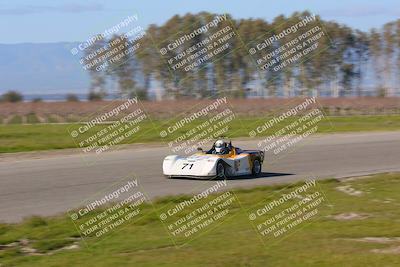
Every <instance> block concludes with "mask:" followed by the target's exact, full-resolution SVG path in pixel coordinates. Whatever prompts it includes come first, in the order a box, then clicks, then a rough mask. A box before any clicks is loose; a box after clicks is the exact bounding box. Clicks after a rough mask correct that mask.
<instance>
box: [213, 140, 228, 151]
mask: <svg viewBox="0 0 400 267" xmlns="http://www.w3.org/2000/svg"><path fill="white" fill-rule="evenodd" d="M225 147H226V143H225V142H224V140H217V141H216V142H215V152H217V153H222V152H223V149H224V148H225Z"/></svg>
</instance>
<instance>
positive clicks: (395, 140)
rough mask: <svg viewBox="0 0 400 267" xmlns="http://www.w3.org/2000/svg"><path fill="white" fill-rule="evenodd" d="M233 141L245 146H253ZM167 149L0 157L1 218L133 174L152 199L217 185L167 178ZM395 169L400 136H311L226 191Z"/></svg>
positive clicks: (44, 207)
mask: <svg viewBox="0 0 400 267" xmlns="http://www.w3.org/2000/svg"><path fill="white" fill-rule="evenodd" d="M233 141H234V145H236V146H239V147H241V148H245V149H251V148H256V141H254V140H245V141H236V142H235V140H233ZM168 154H171V152H170V150H169V149H168V148H166V147H165V146H154V145H152V146H146V147H144V146H134V147H130V148H125V149H121V150H118V151H114V152H107V153H103V154H102V155H101V157H98V159H97V160H96V161H95V163H94V164H93V165H91V166H88V165H87V164H86V163H85V162H84V161H83V160H82V156H81V154H80V153H77V152H75V153H72V152H71V153H63V152H61V153H49V154H46V153H44V156H42V157H41V158H39V159H35V158H30V156H24V157H19V156H14V155H6V156H4V155H3V156H1V158H0V221H3V222H17V221H19V220H21V219H22V218H23V217H26V216H30V215H43V216H47V215H54V214H57V213H61V212H65V211H67V210H69V209H71V208H76V207H78V206H79V205H80V204H81V203H82V201H84V200H85V199H87V198H89V197H90V196H92V195H94V194H95V193H97V192H99V191H102V190H104V189H105V188H107V187H108V186H109V185H110V184H112V183H113V182H115V181H118V180H120V179H121V178H123V177H127V176H128V175H132V174H135V175H136V177H137V179H138V180H139V183H140V184H141V186H142V187H143V189H144V190H145V191H146V193H147V194H148V195H149V196H150V197H151V198H154V197H160V196H164V195H172V194H180V193H188V192H194V191H196V190H197V189H198V188H202V187H204V186H207V185H212V184H213V183H215V181H201V180H191V179H172V180H171V179H165V178H164V177H163V175H162V169H161V164H162V160H163V158H164V157H165V156H166V155H168ZM387 171H400V132H376V133H351V134H350V133H349V134H326V135H318V136H312V137H309V138H308V139H307V140H306V141H304V142H303V143H302V145H299V146H298V147H296V148H295V149H294V151H292V152H291V153H287V154H284V155H283V157H281V158H273V157H271V156H270V155H269V154H267V155H266V161H265V162H264V165H263V175H262V176H261V177H259V178H251V177H241V178H236V179H232V180H229V181H228V187H252V186H257V185H267V184H275V183H290V182H292V181H296V180H300V179H305V178H308V177H309V176H314V177H316V178H318V179H323V178H329V177H347V176H354V175H364V174H369V173H378V172H387Z"/></svg>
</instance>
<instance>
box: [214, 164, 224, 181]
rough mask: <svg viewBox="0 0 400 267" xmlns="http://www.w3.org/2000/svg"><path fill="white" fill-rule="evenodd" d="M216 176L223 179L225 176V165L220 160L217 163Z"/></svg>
mask: <svg viewBox="0 0 400 267" xmlns="http://www.w3.org/2000/svg"><path fill="white" fill-rule="evenodd" d="M216 173H217V178H219V179H223V178H225V166H224V164H223V163H222V162H218V163H217V171H216Z"/></svg>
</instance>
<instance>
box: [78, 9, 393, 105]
mask: <svg viewBox="0 0 400 267" xmlns="http://www.w3.org/2000/svg"><path fill="white" fill-rule="evenodd" d="M310 16H311V14H310V13H309V12H302V13H294V14H292V15H291V16H290V17H285V16H283V15H281V16H278V17H276V18H275V19H274V20H273V21H272V22H270V23H269V22H267V21H265V20H262V19H241V20H235V19H233V18H231V17H230V16H229V15H227V20H224V21H222V22H220V24H219V25H218V29H222V28H224V27H226V26H230V27H232V28H233V29H234V31H235V32H236V35H235V37H234V38H231V39H229V40H228V41H227V42H226V43H227V44H228V45H229V50H228V51H229V52H227V53H225V54H222V56H220V57H215V58H213V59H212V60H209V61H205V62H204V63H203V64H201V65H199V66H197V67H196V68H193V69H192V70H190V71H184V70H183V69H177V70H173V69H171V64H168V59H171V58H174V57H176V56H178V55H179V54H180V53H182V52H183V51H186V50H187V49H190V47H193V46H195V45H196V44H198V43H201V42H202V41H204V40H206V39H207V38H209V37H210V35H211V34H212V33H213V32H211V31H208V32H203V33H201V34H198V35H197V36H195V37H194V38H192V39H191V40H189V41H186V42H185V43H184V44H182V45H180V46H179V48H178V49H175V50H171V51H169V50H168V51H166V54H163V55H161V54H160V48H162V47H166V46H167V44H168V43H171V41H173V40H174V38H175V37H176V36H182V34H185V33H186V34H187V33H190V32H193V31H195V30H196V29H198V28H200V27H201V26H204V25H206V24H207V23H208V22H210V21H212V20H213V18H215V14H211V13H207V12H202V13H199V14H186V15H184V16H178V15H176V16H174V17H172V18H171V19H170V20H168V21H167V22H166V23H165V24H164V25H161V26H157V25H150V26H149V27H148V28H147V29H146V32H145V34H142V35H141V36H140V37H141V38H138V40H137V41H135V42H130V41H129V37H127V36H124V35H119V36H118V35H115V36H113V37H112V38H110V39H107V40H106V39H101V38H97V39H98V40H97V41H96V42H95V43H94V44H93V45H92V46H90V47H89V48H88V49H86V50H85V54H84V55H83V62H84V65H85V66H86V67H87V70H88V71H89V73H90V76H91V88H90V91H91V92H92V93H97V94H102V95H104V94H106V93H107V92H109V90H107V89H106V88H109V85H110V82H111V83H112V84H113V85H115V86H116V88H117V90H118V92H119V93H121V94H122V95H126V94H128V95H129V94H136V95H138V96H139V97H142V98H146V97H147V96H148V95H149V92H150V89H152V88H155V87H157V88H162V89H163V90H162V97H164V98H173V99H177V98H181V97H200V98H201V97H209V96H217V95H220V94H228V95H230V96H233V97H248V96H250V95H252V96H259V97H267V96H285V97H290V96H298V95H302V96H304V95H321V96H324V95H326V96H334V97H338V96H352V95H354V96H363V95H379V96H395V95H398V94H399V88H398V86H397V84H398V82H399V80H398V79H399V75H398V74H399V72H400V53H399V51H400V20H397V21H395V22H391V23H387V24H386V25H384V26H383V27H382V29H379V30H378V29H372V30H371V31H370V32H362V31H359V30H354V29H351V28H349V27H347V26H345V25H340V24H338V23H336V22H332V21H323V20H321V18H319V17H318V16H317V20H315V21H313V22H312V23H309V24H308V25H307V26H306V27H303V28H301V29H299V30H298V32H296V33H294V34H290V35H288V36H286V37H284V38H282V39H279V40H277V41H275V42H273V43H272V44H271V45H270V47H269V48H268V49H266V50H265V51H264V53H270V52H273V51H274V50H275V49H277V48H279V47H280V46H282V45H284V44H285V43H287V42H288V41H290V40H293V39H294V38H295V37H296V36H300V35H301V34H304V33H305V32H307V31H309V30H310V29H312V28H314V27H315V26H321V27H323V31H324V32H325V33H327V35H326V36H324V37H325V38H321V39H320V40H319V45H318V49H316V50H315V51H313V52H312V54H310V56H309V57H307V59H306V60H299V61H298V62H296V64H290V65H289V66H286V67H284V68H282V69H280V70H278V71H272V70H268V71H260V69H259V68H257V66H256V63H255V61H254V60H255V59H254V57H251V56H250V54H249V52H248V49H249V47H252V46H254V44H256V43H257V42H259V41H260V40H262V39H263V38H265V36H271V35H274V34H279V33H280V32H282V31H283V30H284V29H287V28H288V27H289V26H291V25H294V24H296V23H297V22H298V21H300V20H301V19H303V18H306V17H310ZM182 29H183V30H182ZM121 44H124V45H121ZM135 47H136V48H137V47H138V48H137V49H135ZM116 50H118V54H119V55H118V56H117V55H116V54H113V52H112V51H116ZM131 51H134V52H131ZM107 55H108V57H107ZM110 55H111V56H110ZM275 57H277V56H275ZM111 58H112V60H110V59H111ZM105 62H107V64H104V63H105Z"/></svg>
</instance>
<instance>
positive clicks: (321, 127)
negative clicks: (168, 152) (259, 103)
mask: <svg viewBox="0 0 400 267" xmlns="http://www.w3.org/2000/svg"><path fill="white" fill-rule="evenodd" d="M267 120H268V118H265V117H238V119H235V120H234V121H233V122H232V123H230V124H229V127H230V129H232V130H229V132H228V136H229V137H232V138H235V137H248V136H249V131H250V130H252V129H254V128H255V127H256V126H258V125H260V124H261V123H263V122H265V121H267ZM199 123H201V121H199ZM163 125H165V121H163V120H153V121H152V122H150V121H144V122H142V123H141V124H140V127H141V130H140V132H141V133H142V134H140V135H138V137H136V138H134V139H127V140H125V141H124V142H122V143H143V142H162V141H161V138H160V129H161V128H162V126H163ZM74 126H76V124H69V123H67V124H32V125H21V124H8V125H0V153H7V152H22V151H34V150H48V149H62V148H75V147H77V146H76V144H75V143H74V141H73V139H72V137H71V136H70V135H69V133H68V129H70V128H73V127H74ZM190 127H194V125H193V124H191V125H190ZM190 127H189V126H188V127H183V128H181V129H180V130H179V131H178V132H176V135H175V137H176V136H177V134H184V133H185V132H186V131H188V130H190V129H191V128H190ZM100 129H101V127H97V128H96V127H95V128H94V130H100ZM274 130H278V129H274V128H271V130H270V131H268V132H264V133H263V134H262V135H267V134H270V133H271V132H273V131H274ZM387 130H400V115H379V116H346V117H327V119H324V120H323V121H321V122H320V123H319V124H318V131H317V132H319V133H327V132H351V131H387ZM167 139H168V138H167ZM169 140H171V138H169V139H168V140H167V141H169Z"/></svg>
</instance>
